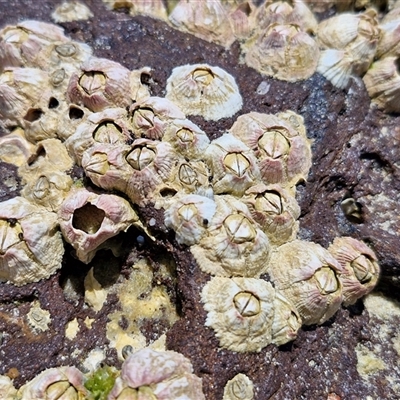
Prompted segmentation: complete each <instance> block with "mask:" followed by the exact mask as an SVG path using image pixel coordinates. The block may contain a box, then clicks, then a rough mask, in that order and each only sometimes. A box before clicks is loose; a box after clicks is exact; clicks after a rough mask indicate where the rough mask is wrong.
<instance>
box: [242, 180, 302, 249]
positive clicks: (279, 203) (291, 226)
mask: <svg viewBox="0 0 400 400" xmlns="http://www.w3.org/2000/svg"><path fill="white" fill-rule="evenodd" d="M242 201H243V202H244V203H245V204H246V205H247V207H248V208H249V210H250V213H251V215H252V217H253V218H254V220H255V221H257V222H258V224H259V225H260V227H261V229H262V230H263V231H264V232H265V233H266V234H267V236H268V239H269V240H270V242H271V244H274V245H281V244H283V243H285V242H290V241H291V240H293V239H295V237H296V234H297V231H298V229H299V223H298V221H297V219H298V218H299V216H300V207H299V205H298V204H297V201H296V199H295V197H294V196H292V195H291V194H290V193H289V192H288V191H287V190H285V189H284V188H282V187H281V186H280V185H265V184H263V183H260V184H258V185H254V186H252V187H250V188H249V189H247V191H246V192H245V194H244V196H243V197H242Z"/></svg>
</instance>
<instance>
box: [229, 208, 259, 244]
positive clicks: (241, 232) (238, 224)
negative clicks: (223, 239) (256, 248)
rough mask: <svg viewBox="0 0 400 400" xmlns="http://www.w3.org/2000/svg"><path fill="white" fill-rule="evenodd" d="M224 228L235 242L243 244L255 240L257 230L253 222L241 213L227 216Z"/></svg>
mask: <svg viewBox="0 0 400 400" xmlns="http://www.w3.org/2000/svg"><path fill="white" fill-rule="evenodd" d="M223 225H224V228H225V230H226V232H227V234H228V236H229V238H230V240H231V241H232V242H233V243H236V244H241V243H245V242H250V241H253V240H254V239H255V237H256V231H255V229H254V227H253V225H252V223H251V222H250V221H249V220H248V219H247V217H245V216H244V215H241V214H232V215H229V216H228V217H226V218H225V220H224V222H223Z"/></svg>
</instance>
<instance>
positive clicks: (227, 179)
mask: <svg viewBox="0 0 400 400" xmlns="http://www.w3.org/2000/svg"><path fill="white" fill-rule="evenodd" d="M204 158H205V160H206V162H207V164H208V166H209V168H210V170H211V174H212V177H213V178H212V186H213V190H214V193H215V194H232V195H235V196H239V197H240V196H242V195H243V193H244V192H245V191H246V189H248V188H249V187H250V186H252V185H253V184H255V183H258V182H259V180H260V178H261V177H260V172H259V169H258V166H257V161H256V158H255V156H254V154H253V152H252V151H251V150H250V149H249V148H248V147H247V146H246V145H245V144H244V143H243V142H242V141H241V140H239V139H237V138H236V137H234V136H233V135H231V134H228V133H226V134H224V135H222V136H221V137H219V138H218V139H215V140H213V141H212V142H211V144H210V145H209V146H208V148H207V150H206V152H205V154H204Z"/></svg>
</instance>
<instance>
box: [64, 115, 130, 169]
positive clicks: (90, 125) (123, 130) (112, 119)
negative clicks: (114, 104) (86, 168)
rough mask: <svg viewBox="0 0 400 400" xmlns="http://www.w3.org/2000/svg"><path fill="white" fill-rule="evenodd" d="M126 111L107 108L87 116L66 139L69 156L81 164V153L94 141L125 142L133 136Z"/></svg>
mask: <svg viewBox="0 0 400 400" xmlns="http://www.w3.org/2000/svg"><path fill="white" fill-rule="evenodd" d="M131 129H132V127H131V124H130V122H129V120H128V115H127V111H126V110H125V109H123V108H108V109H106V110H104V111H101V112H97V113H93V114H90V115H88V116H87V118H86V119H85V120H84V121H82V122H81V123H80V124H79V125H78V126H77V128H76V130H75V132H74V133H73V134H72V135H71V136H70V137H69V138H67V139H66V141H65V143H64V144H65V146H66V147H67V149H68V151H69V153H70V154H71V157H73V158H74V159H75V162H76V163H77V164H78V165H81V162H82V157H83V153H84V152H85V151H86V150H88V149H89V148H90V147H91V146H93V145H94V144H95V143H108V144H115V145H116V144H121V145H123V144H126V143H128V142H129V141H131V140H132V139H133V138H132V136H131Z"/></svg>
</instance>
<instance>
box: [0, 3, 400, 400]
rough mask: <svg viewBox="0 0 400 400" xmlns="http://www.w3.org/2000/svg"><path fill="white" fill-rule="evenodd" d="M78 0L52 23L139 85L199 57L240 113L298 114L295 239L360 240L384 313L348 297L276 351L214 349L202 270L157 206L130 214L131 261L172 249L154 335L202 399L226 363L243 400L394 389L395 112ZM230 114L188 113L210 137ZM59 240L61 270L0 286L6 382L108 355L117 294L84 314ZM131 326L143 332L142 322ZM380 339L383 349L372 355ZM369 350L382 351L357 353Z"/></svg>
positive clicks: (213, 395)
mask: <svg viewBox="0 0 400 400" xmlns="http://www.w3.org/2000/svg"><path fill="white" fill-rule="evenodd" d="M82 1H83V0H82ZM83 2H84V3H85V4H87V5H88V6H89V8H90V9H91V11H92V12H93V14H94V18H92V19H90V20H88V21H80V22H70V23H63V24H61V26H63V27H64V28H65V33H66V34H67V35H69V36H71V37H72V38H73V39H75V40H79V41H83V42H86V43H88V44H89V45H91V46H92V47H93V49H94V54H95V55H96V56H99V57H106V58H109V59H112V60H115V61H118V62H120V63H122V64H123V65H124V66H126V67H128V68H130V69H134V68H140V67H143V66H150V67H152V68H153V73H152V78H151V81H150V86H151V90H152V93H153V95H156V96H164V95H165V84H166V80H167V78H168V76H169V75H170V73H171V71H172V69H173V68H174V67H175V66H177V65H183V64H187V63H208V64H210V65H218V66H219V67H221V68H224V69H225V70H226V71H227V72H229V73H230V74H232V75H233V76H234V77H235V79H236V82H237V83H238V86H239V89H240V92H241V94H242V96H243V99H244V106H243V109H242V110H241V112H240V113H246V112H250V111H258V112H267V113H269V112H273V113H275V112H278V111H283V110H286V109H291V110H293V111H295V112H298V113H300V114H301V115H303V116H304V118H305V122H306V126H307V131H308V136H309V137H311V138H313V139H314V143H313V167H312V169H311V173H310V176H309V178H308V181H307V183H305V184H303V185H301V186H299V187H298V199H299V201H300V205H301V209H302V215H301V219H300V227H301V231H300V236H301V238H302V239H306V240H313V241H315V242H318V243H320V244H322V245H323V246H328V245H329V243H330V242H331V241H332V240H333V238H334V237H335V236H338V235H342V236H344V235H347V236H352V237H355V238H357V239H361V240H364V241H366V242H367V243H368V244H369V245H370V246H371V247H372V248H373V249H374V250H375V252H376V254H377V256H378V259H379V261H380V264H381V267H382V279H381V283H380V285H379V287H378V290H380V291H381V292H382V293H383V294H382V296H383V298H384V299H386V301H391V304H393V307H394V309H395V310H397V314H396V313H394V314H395V316H394V317H393V318H392V320H391V321H392V322H391V323H392V325H391V328H387V326H386V325H385V323H386V322H385V318H382V317H381V316H377V315H376V314H373V313H372V314H370V313H369V312H368V311H367V310H368V307H367V309H365V308H364V306H363V303H362V302H361V301H360V302H358V303H357V304H356V305H355V306H353V307H351V308H349V309H342V310H340V311H339V312H338V313H337V314H336V315H335V316H334V317H333V318H332V319H331V320H330V321H328V322H327V323H325V324H324V325H323V326H319V327H307V328H306V329H302V330H301V331H300V333H299V336H298V338H297V339H296V340H295V341H294V342H293V343H291V344H288V345H285V346H282V347H280V348H277V347H276V346H273V345H271V346H268V347H267V348H265V349H264V350H263V351H261V352H260V353H256V354H238V353H233V352H230V351H227V350H221V349H219V348H218V341H217V339H216V338H215V336H214V333H213V331H212V330H211V329H210V328H206V327H205V326H204V321H205V317H206V314H205V311H204V309H203V307H202V304H201V303H200V291H201V289H202V288H203V286H204V284H205V283H206V282H207V280H208V279H209V277H208V276H207V275H206V274H204V273H202V272H201V271H200V270H199V268H198V267H197V265H196V263H195V261H194V259H193V257H192V256H191V254H190V252H189V251H188V250H187V248H186V247H184V246H179V245H177V243H176V242H175V241H174V238H173V234H171V233H167V232H166V229H165V228H164V227H163V222H162V221H163V218H162V212H160V211H155V210H152V209H150V208H146V209H143V210H140V212H141V216H142V220H143V222H147V223H150V221H151V222H155V224H151V225H153V228H152V229H153V234H154V236H155V238H156V241H155V242H150V241H149V242H145V245H140V244H141V241H140V240H138V236H137V232H132V233H131V234H130V235H128V238H129V239H130V242H129V241H128V242H129V243H131V245H130V246H131V249H132V248H133V250H131V255H132V252H133V253H134V254H135V257H143V256H148V257H150V258H157V256H158V255H160V254H166V253H170V254H171V255H172V256H173V257H174V258H175V261H176V263H177V276H178V284H177V287H176V293H175V289H174V287H173V285H171V284H170V292H171V297H172V298H176V303H177V307H178V308H179V309H180V310H181V315H182V319H181V320H179V321H178V322H177V323H176V324H175V325H174V326H173V328H172V329H170V330H169V331H168V334H167V347H168V348H169V349H172V350H175V351H179V352H181V353H183V354H184V355H185V356H187V357H189V358H190V360H191V361H192V363H193V365H194V371H195V373H196V374H197V375H198V376H199V377H201V378H203V387H204V392H205V395H206V398H207V400H214V399H215V400H219V399H221V398H222V394H223V388H224V385H225V383H226V382H227V381H228V380H229V379H232V378H233V377H234V376H235V375H236V374H237V373H240V372H241V373H244V374H246V375H247V376H248V377H249V378H250V379H251V380H252V381H253V382H254V385H255V398H256V399H257V400H266V399H328V398H330V399H360V398H362V399H365V398H368V397H367V396H371V398H373V399H375V398H380V399H393V400H394V399H396V398H398V394H396V387H395V386H394V385H393V380H397V381H398V380H399V379H400V375H399V371H398V368H397V367H396V364H397V359H398V357H399V354H400V350H399V344H398V332H397V333H396V328H395V327H396V326H397V327H398V323H397V325H396V324H395V322H396V321H397V322H398V318H399V317H398V315H399V314H398V310H399V308H400V306H399V303H396V302H395V301H394V300H395V299H397V300H399V299H400V295H399V287H400V280H399V279H400V253H399V251H398V247H399V232H400V172H399V171H400V168H399V167H400V128H399V126H400V117H398V116H388V115H384V114H382V113H381V112H379V111H376V110H374V109H372V108H371V107H370V100H369V98H368V95H367V92H366V90H365V88H364V86H363V83H362V81H361V80H359V79H358V80H353V81H352V83H351V85H350V87H348V88H347V89H346V90H343V91H342V90H337V89H335V88H334V87H332V85H331V84H330V83H329V82H328V81H326V80H325V79H324V78H322V77H321V76H320V75H317V74H315V75H314V76H312V77H311V78H310V79H308V80H307V81H302V82H297V83H292V84H289V83H286V82H279V81H274V80H272V79H270V78H267V77H263V76H261V75H260V74H258V73H257V72H256V71H255V70H253V69H251V68H248V67H246V66H245V65H244V64H241V63H240V52H239V46H238V44H237V43H235V44H234V45H233V46H232V47H231V49H230V50H225V49H223V48H222V47H220V46H217V45H213V44H210V43H207V42H205V41H202V40H200V39H196V38H194V37H192V36H190V35H187V34H183V33H179V32H177V31H175V30H173V29H172V28H170V27H169V26H167V25H166V24H164V23H163V22H160V21H157V20H152V19H149V18H145V17H134V18H133V17H131V16H129V15H127V14H124V13H122V12H114V11H109V10H107V9H106V7H105V5H104V4H103V2H102V1H101V0H86V1H83ZM57 4H58V1H57V2H56V1H54V0H53V1H52V0H41V1H37V2H32V1H30V0H9V1H8V2H4V1H1V2H0V26H1V27H3V26H5V25H7V24H13V23H16V22H17V21H21V20H24V19H28V18H29V19H38V20H42V21H47V22H52V21H51V19H50V14H51V12H52V11H53V10H54V7H55V6H56V5H57ZM263 82H264V83H263ZM260 84H262V86H260ZM261 89H262V90H261ZM267 89H268V90H267ZM259 93H263V94H259ZM235 117H237V115H236V116H234V117H233V118H230V119H224V120H220V121H217V122H205V121H204V120H203V119H202V118H199V117H195V118H191V120H192V121H193V122H194V123H197V124H198V125H199V126H200V127H201V128H202V129H203V130H204V131H205V132H207V133H208V134H209V136H210V138H211V139H213V138H215V137H218V136H220V135H221V134H222V133H223V132H224V131H225V130H226V129H228V128H229V127H230V126H231V125H232V123H233V121H234V119H235ZM0 178H1V179H0V200H1V201H3V200H6V199H7V198H9V197H13V196H15V195H17V194H18V188H19V186H18V177H17V176H16V170H15V168H14V167H12V166H10V165H6V164H4V163H2V164H0ZM11 181H12V182H11ZM10 182H11V183H12V184H11V183H10ZM346 198H353V199H354V201H355V204H356V205H357V206H358V207H359V209H360V213H361V215H360V217H358V218H355V219H354V218H352V217H348V216H347V217H346V216H345V215H344V213H343V211H342V208H341V205H340V204H341V202H342V201H343V200H344V199H346ZM152 218H154V221H153V220H152ZM132 243H133V244H132ZM70 250H71V249H70V248H68V249H67V255H66V257H65V263H64V264H65V265H64V267H63V269H62V270H61V272H59V273H58V274H57V275H55V276H54V277H52V278H51V279H49V280H47V281H43V282H40V283H37V284H30V285H27V286H25V287H22V288H15V287H13V286H11V285H7V284H0V332H1V338H2V339H1V342H0V360H1V363H0V374H8V375H9V376H10V377H13V378H15V380H14V382H15V384H16V386H20V385H21V384H23V383H24V382H25V381H26V380H28V379H32V378H33V377H34V376H35V375H37V374H38V373H39V372H40V371H41V370H43V369H45V368H49V367H53V366H56V365H76V366H78V367H81V365H82V362H83V360H84V359H85V358H86V356H87V354H88V353H89V352H90V351H91V350H92V349H95V348H100V349H103V350H104V352H105V354H106V356H105V359H104V362H105V363H109V364H115V365H118V361H117V358H116V353H115V351H114V350H110V349H109V348H108V347H107V339H106V335H105V325H106V323H107V314H108V313H109V312H111V311H113V310H114V309H115V308H117V307H118V299H117V296H116V295H115V294H113V295H109V296H108V300H107V304H106V306H105V307H104V308H103V309H102V310H101V311H100V312H98V313H95V312H94V311H93V310H91V309H90V308H88V307H87V306H85V305H84V301H83V278H84V276H85V273H86V272H87V271H88V269H89V268H90V265H89V266H84V265H83V264H80V263H78V262H77V261H76V260H74V259H73V258H72V257H71V256H70V255H69V252H70ZM127 251H130V249H128V250H127ZM124 257H125V258H126V255H125V256H123V257H121V259H120V260H118V263H119V264H120V265H121V268H122V269H121V271H122V274H121V276H120V278H119V279H124V274H129V268H128V267H129V262H127V263H125V259H124ZM155 265H156V263H155ZM67 278H71V281H72V282H73V286H74V288H75V289H74V290H75V292H74V293H75V294H74V295H73V296H72V297H71V296H69V297H68V295H67V294H66V291H65V290H63V289H62V288H61V286H60V285H61V283H63V282H65V280H66V279H67ZM388 299H392V300H388ZM35 300H39V302H40V306H41V308H43V309H45V310H48V311H49V312H50V314H51V318H52V321H51V324H50V326H49V329H48V330H47V331H44V332H34V331H33V330H32V328H31V327H30V325H29V324H28V323H27V320H26V317H25V316H26V314H27V313H28V312H29V310H30V307H31V304H32V303H33V302H34V301H35ZM87 317H88V318H93V319H94V322H93V323H92V325H91V328H88V326H87V325H86V324H85V323H84V321H85V319H86V318H87ZM74 318H77V320H78V323H79V326H80V327H81V330H80V331H79V333H78V334H77V336H76V338H75V339H72V340H70V339H67V338H66V337H65V327H66V324H67V322H69V321H72V320H73V319H74ZM393 321H394V322H393ZM123 326H124V321H121V327H123ZM145 328H146V327H145ZM145 328H143V329H145ZM147 329H148V330H152V329H153V330H155V331H157V334H161V333H163V332H164V331H165V329H163V328H162V329H159V328H155V327H154V325H153V326H152V324H148V326H147ZM385 329H386V330H385ZM387 329H389V332H394V334H395V335H397V336H396V338H397V342H395V341H393V342H390V343H389V340H388V338H389V337H390V335H389V334H387V335H379V334H378V333H379V331H381V330H385V332H387ZM390 329H391V331H390ZM397 330H398V328H397ZM145 336H146V337H147V338H153V339H154V335H152V334H151V332H147V333H146V335H145ZM388 346H389V347H390V349H391V350H390V351H384V350H385V348H388ZM377 347H380V348H381V350H382V349H383V350H382V351H376V352H375V353H374V354H373V355H372V356H371V354H370V353H371V352H373V351H374V349H376V348H377ZM368 356H371V357H372V358H373V360H375V361H376V360H378V361H376V363H375V364H374V365H375V366H376V367H374V368H370V369H368V368H365V367H363V365H364V364H365V363H364V364H363V362H365V360H367V364H368ZM360 360H361V361H360ZM382 365H383V367H380V366H382ZM389 378H390V379H389ZM397 393H398V392H397ZM328 396H330V397H328Z"/></svg>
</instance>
